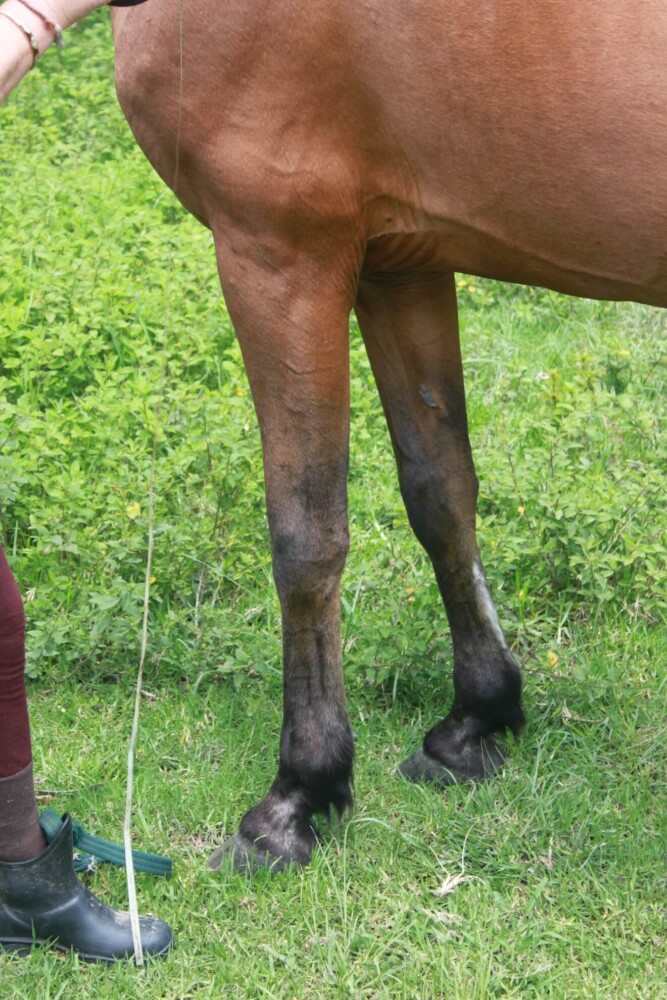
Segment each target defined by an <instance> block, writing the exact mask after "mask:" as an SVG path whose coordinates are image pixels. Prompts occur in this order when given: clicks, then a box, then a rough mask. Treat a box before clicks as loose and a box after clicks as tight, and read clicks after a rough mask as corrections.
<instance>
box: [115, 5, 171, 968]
mask: <svg viewBox="0 0 667 1000" xmlns="http://www.w3.org/2000/svg"><path fill="white" fill-rule="evenodd" d="M178 22H179V107H178V131H177V136H176V157H175V163H174V180H173V184H172V189H173V190H174V191H176V184H177V182H178V173H179V168H180V152H181V127H182V122H183V51H184V46H183V0H178ZM171 269H172V270H173V258H172V262H171ZM169 290H170V285H169V282H167V287H166V295H165V306H166V309H165V312H166V317H165V320H166V322H165V331H167V330H169V328H170V313H171V309H170V296H169ZM166 371H167V338H166V336H165V338H164V341H163V345H162V372H161V379H160V381H161V391H160V397H159V398H160V402H159V403H158V413H156V417H157V416H158V414H159V410H160V409H161V406H162V402H163V400H164V386H165V379H166ZM158 427H159V424H158V423H157V421H156V427H155V432H154V434H153V449H152V453H151V470H150V480H149V486H148V551H147V554H146V577H145V581H144V613H143V622H142V628H141V655H140V657H139V670H138V672H137V686H136V691H135V696H134V717H133V720H132V732H131V735H130V745H129V748H128V752H127V785H126V789H125V820H124V823H123V844H124V847H125V871H126V880H127V898H128V907H129V912H130V926H131V928H132V941H133V944H134V962H135V965H137V966H143V965H144V950H143V945H142V943H141V927H140V924H139V907H138V906H137V888H136V882H135V878H134V861H133V859H132V797H133V791H134V759H135V750H136V745H137V737H138V734H139V718H140V715H141V692H142V687H143V680H144V663H145V662H146V649H147V647H148V611H149V607H150V594H151V577H152V566H153V548H154V544H155V532H154V494H155V465H156V459H157V443H158Z"/></svg>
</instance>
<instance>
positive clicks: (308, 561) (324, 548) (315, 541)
mask: <svg viewBox="0 0 667 1000" xmlns="http://www.w3.org/2000/svg"><path fill="white" fill-rule="evenodd" d="M349 545H350V542H349V533H348V528H347V522H346V520H345V519H343V518H340V519H338V520H336V521H335V522H334V523H331V521H330V520H329V521H328V522H327V523H326V524H320V523H317V521H314V520H313V519H304V520H303V521H302V522H301V523H300V524H299V525H298V526H297V527H296V528H291V529H288V530H280V529H279V530H277V531H275V532H274V534H273V572H274V576H275V581H276V587H277V590H278V595H279V597H280V599H281V601H282V602H288V603H289V605H290V606H291V607H292V608H295V607H301V608H303V609H304V610H306V609H307V608H309V607H317V606H319V605H321V603H322V602H326V601H327V600H328V599H329V598H331V597H333V596H335V595H337V592H338V584H339V581H340V577H341V575H342V573H343V569H344V567H345V560H346V558H347V553H348V550H349Z"/></svg>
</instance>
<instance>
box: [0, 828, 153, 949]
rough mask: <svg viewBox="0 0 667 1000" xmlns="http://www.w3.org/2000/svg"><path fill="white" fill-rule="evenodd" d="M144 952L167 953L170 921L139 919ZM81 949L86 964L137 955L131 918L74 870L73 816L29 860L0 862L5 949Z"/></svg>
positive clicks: (0, 934)
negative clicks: (103, 899) (101, 897)
mask: <svg viewBox="0 0 667 1000" xmlns="http://www.w3.org/2000/svg"><path fill="white" fill-rule="evenodd" d="M140 926H141V943H142V945H143V950H144V953H145V955H147V956H153V957H157V956H159V955H164V954H166V952H167V951H168V950H169V948H170V946H171V943H172V938H173V935H172V932H171V928H170V927H169V925H168V924H166V923H165V922H164V921H163V920H158V919H156V918H155V917H140ZM46 943H48V944H51V945H53V947H55V948H58V949H59V950H61V951H76V952H78V953H79V956H80V957H81V958H83V959H85V961H87V962H115V961H117V960H118V959H122V958H129V957H131V956H132V955H133V954H134V943H133V940H132V929H131V927H130V916H129V914H128V913H122V912H120V911H119V910H113V909H112V908H111V907H110V906H107V905H106V904H105V903H102V902H100V900H99V899H97V897H96V896H94V895H93V894H92V892H91V891H90V890H89V889H87V888H86V887H85V885H83V884H82V883H81V882H80V881H79V879H78V878H77V876H76V874H75V872H74V865H73V861H72V819H71V817H70V816H69V815H65V816H63V825H62V828H61V830H60V832H59V834H58V836H57V837H56V838H55V840H53V841H52V842H51V843H50V844H49V846H48V847H47V848H46V850H45V851H42V853H41V854H38V855H37V857H36V858H31V859H30V860H29V861H16V862H8V861H0V949H2V948H5V949H8V950H11V951H18V952H21V953H24V954H25V953H27V952H28V951H30V949H31V948H32V946H33V945H35V944H46Z"/></svg>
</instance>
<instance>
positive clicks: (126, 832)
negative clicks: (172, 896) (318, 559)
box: [123, 430, 157, 965]
mask: <svg viewBox="0 0 667 1000" xmlns="http://www.w3.org/2000/svg"><path fill="white" fill-rule="evenodd" d="M156 452H157V430H156V431H155V434H154V435H153V454H152V456H151V475H150V485H149V488H148V553H147V556H146V579H145V583H144V617H143V624H142V628H141V656H140V657H139V671H138V673H137V687H136V691H135V696H134V719H133V721H132V733H131V736H130V746H129V749H128V752H127V786H126V791H125V822H124V825H123V844H124V846H125V870H126V874H127V896H128V901H129V907H130V925H131V927H132V941H133V943H134V962H135V965H143V964H144V950H143V947H142V944H141V928H140V926H139V908H138V906H137V889H136V884H135V880H134V862H133V859H132V792H133V789H134V754H135V748H136V745H137V735H138V733H139V716H140V713H141V691H142V686H143V681H144V663H145V662H146V648H147V646H148V609H149V605H150V595H151V570H152V566H153V545H154V539H155V533H154V530H153V493H154V489H153V487H154V482H155V458H156Z"/></svg>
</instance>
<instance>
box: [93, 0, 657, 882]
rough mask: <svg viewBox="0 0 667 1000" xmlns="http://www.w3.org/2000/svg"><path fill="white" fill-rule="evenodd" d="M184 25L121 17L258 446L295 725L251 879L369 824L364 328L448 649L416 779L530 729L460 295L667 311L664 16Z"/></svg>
mask: <svg viewBox="0 0 667 1000" xmlns="http://www.w3.org/2000/svg"><path fill="white" fill-rule="evenodd" d="M183 10H184V16H183V23H182V29H183V30H182V32H181V24H180V21H179V3H178V0H154V2H153V3H147V4H143V5H142V6H139V7H134V8H128V9H124V10H116V11H114V13H113V28H114V39H115V46H116V67H117V69H116V73H117V89H118V94H119V99H120V102H121V105H122V108H123V110H124V112H125V114H126V116H127V118H128V120H129V122H130V126H131V128H132V130H133V131H134V134H135V136H136V138H137V140H138V142H139V144H140V146H141V147H142V149H143V150H144V152H145V153H146V155H147V157H148V159H149V160H150V161H151V163H152V164H153V166H154V167H155V169H156V170H157V172H158V173H159V174H160V175H161V176H162V178H163V179H164V180H165V181H166V182H167V183H168V184H172V185H173V186H174V187H175V191H176V194H177V196H178V197H179V198H180V200H181V201H182V203H183V204H184V205H185V206H186V207H187V208H188V209H189V211H190V212H192V213H193V214H194V215H195V216H196V217H197V218H198V219H200V220H201V222H203V223H204V225H206V226H208V227H209V228H210V229H211V230H212V233H213V236H214V240H215V246H216V252H217V260H218V269H219V274H220V280H221V283H222V288H223V292H224V296H225V300H226V303H227V306H228V309H229V313H230V316H231V318H232V322H233V324H234V328H235V331H236V334H237V336H238V339H239V342H240V346H241V350H242V353H243V357H244V362H245V365H246V368H247V372H248V377H249V381H250V386H251V390H252V394H253V399H254V404H255V408H256V411H257V416H258V419H259V424H260V428H261V438H262V447H263V456H264V471H265V483H266V502H267V509H268V519H269V526H270V532H271V544H272V555H273V571H274V577H275V583H276V587H277V590H278V595H279V599H280V605H281V614H282V634H283V667H284V717H283V727H282V734H281V738H280V756H279V766H278V773H277V776H276V778H275V781H274V782H273V784H272V785H271V787H270V788H269V790H268V792H267V794H266V796H265V797H264V798H263V799H262V800H261V801H260V802H259V803H258V804H257V805H255V806H254V807H253V808H252V809H251V810H250V811H249V812H248V813H246V815H245V816H244V817H243V819H242V821H241V824H240V828H239V830H238V832H237V834H236V835H235V837H234V838H232V840H231V842H230V843H228V844H227V845H226V846H225V847H224V850H226V851H227V852H229V853H230V854H231V855H232V857H233V860H234V863H235V864H236V865H237V867H239V868H241V869H243V868H245V867H247V866H248V865H251V864H253V863H255V864H257V863H265V864H270V865H274V866H276V867H284V866H285V865H287V864H289V863H291V862H297V863H299V864H305V863H307V862H308V861H309V860H310V857H311V853H312V850H313V848H314V846H315V844H316V833H315V830H314V828H313V826H312V819H313V815H314V814H316V813H328V812H329V810H330V809H331V807H333V808H334V809H336V810H338V812H342V811H343V810H345V808H346V807H348V806H349V805H350V804H351V801H352V795H351V777H352V764H353V757H354V742H353V735H352V732H351V729H350V723H349V720H348V714H347V710H346V703H345V691H344V685H343V673H342V663H341V657H342V654H341V637H340V579H341V573H342V571H343V565H344V563H345V558H346V554H347V550H348V528H347V495H346V477H347V468H348V424H349V371H348V334H349V329H348V328H349V317H350V312H351V310H354V312H355V313H356V316H357V319H358V321H359V326H360V328H361V331H362V335H363V338H364V341H365V344H366V348H367V351H368V354H369V357H370V361H371V365H372V369H373V373H374V377H375V379H376V382H377V386H378V389H379V392H380V396H381V399H382V404H383V407H384V411H385V414H386V417H387V421H388V424H389V428H390V433H391V439H392V443H393V447H394V451H395V455H396V461H397V465H398V475H399V481H400V488H401V492H402V496H403V499H404V501H405V506H406V508H407V513H408V517H409V521H410V524H411V526H412V528H413V530H414V532H415V534H416V536H417V538H418V539H419V541H420V543H421V544H422V545H423V546H424V548H425V550H426V552H427V553H428V556H429V557H430V560H431V562H432V564H433V568H434V571H435V575H436V578H437V582H438V585H439V588H440V592H441V594H442V599H443V602H444V607H445V610H446V614H447V617H448V619H449V625H450V629H451V636H452V643H453V650H454V691H455V695H454V702H453V705H452V707H451V709H450V711H449V712H448V714H447V715H446V716H445V717H444V719H443V720H442V721H441V722H439V723H438V724H437V725H436V726H434V727H433V728H432V729H431V730H430V732H428V733H427V734H426V736H425V738H424V741H423V745H422V747H421V748H419V749H417V750H416V751H415V752H414V753H413V754H412V755H411V756H410V757H409V758H408V759H407V760H406V761H405V762H404V763H403V764H402V765H401V768H400V771H401V772H402V774H403V775H404V776H405V777H407V778H409V779H411V780H413V781H432V782H436V783H441V784H446V783H447V782H450V781H461V780H466V779H481V778H484V777H487V776H489V775H491V774H492V773H493V771H494V770H495V769H496V768H497V767H498V766H499V764H500V763H501V762H502V759H503V757H502V753H501V750H500V747H499V746H498V744H497V742H496V735H497V734H498V733H501V732H503V731H506V730H509V731H511V732H513V733H515V734H516V733H518V732H519V730H520V728H521V726H522V724H523V722H524V714H523V711H522V708H521V674H520V671H519V668H518V666H517V664H516V662H515V660H514V658H513V657H512V654H511V653H510V651H509V648H508V645H507V642H506V640H505V637H504V635H503V632H502V629H501V627H500V624H499V621H498V616H497V614H496V611H495V608H494V605H493V602H492V599H491V596H490V594H489V590H488V587H487V584H486V580H485V576H484V571H483V568H482V562H481V559H480V553H479V549H478V546H477V541H476V538H475V505H476V498H477V479H476V476H475V471H474V467H473V461H472V456H471V449H470V443H469V439H468V430H467V421H466V405H465V395H464V386H463V374H462V366H461V354H460V347H459V334H458V326H457V304H456V292H455V285H454V272H456V271H461V272H466V273H468V274H472V275H479V276H482V277H489V278H495V279H499V280H501V281H512V282H519V283H523V284H535V285H540V286H544V287H546V288H551V289H555V290H556V291H560V292H565V293H568V294H570V295H580V296H588V297H592V298H598V299H630V300H634V301H637V302H644V303H649V304H652V305H656V306H667V5H666V4H665V3H664V0H642V2H641V3H638V2H636V0H614V2H613V3H612V2H609V0H582V2H580V3H576V4H568V3H563V2H562V0H533V2H531V3H525V0H483V2H481V3H478V4H473V5H471V4H470V3H467V2H466V0H270V2H269V0H187V2H185V4H184V8H183ZM181 44H182V45H183V49H182V56H183V59H182V73H181V72H179V65H180V54H181V48H180V46H181ZM177 158H178V165H177V163H176V160H177ZM175 178H176V180H174V179H175ZM222 853H223V849H221V850H220V851H218V852H216V855H215V856H214V860H213V861H212V865H215V864H217V863H219V860H220V856H221V854H222Z"/></svg>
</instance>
